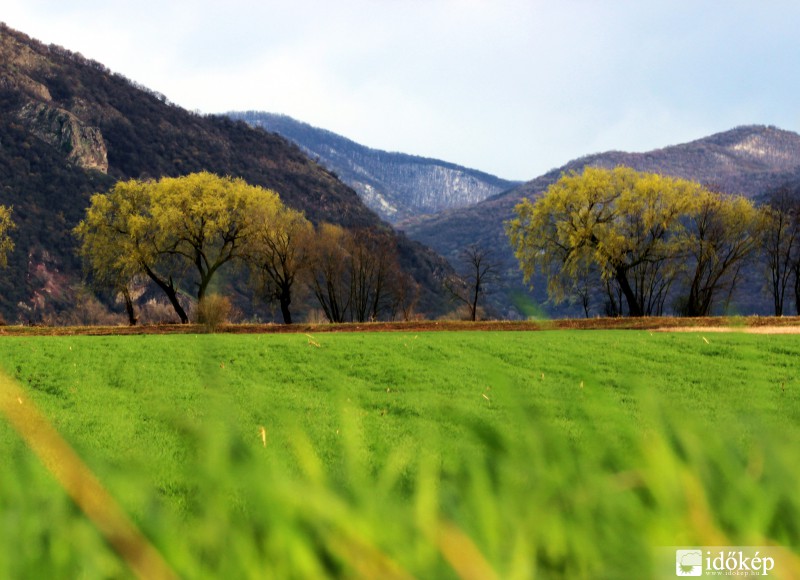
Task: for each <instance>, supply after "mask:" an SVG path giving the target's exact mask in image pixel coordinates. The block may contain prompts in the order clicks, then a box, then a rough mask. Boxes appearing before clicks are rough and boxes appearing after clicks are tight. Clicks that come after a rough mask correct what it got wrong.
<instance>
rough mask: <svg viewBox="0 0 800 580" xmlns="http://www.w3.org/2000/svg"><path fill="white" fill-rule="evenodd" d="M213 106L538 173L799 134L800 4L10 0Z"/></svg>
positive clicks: (18, 17) (9, 19)
mask: <svg viewBox="0 0 800 580" xmlns="http://www.w3.org/2000/svg"><path fill="white" fill-rule="evenodd" d="M0 21H3V22H5V23H6V24H7V25H9V26H10V27H12V28H15V29H17V30H20V31H22V32H24V33H26V34H28V35H29V36H32V37H34V38H36V39H38V40H41V41H42V42H44V43H46V44H50V43H53V44H58V45H61V46H63V47H65V48H67V49H69V50H72V51H74V52H80V53H81V54H83V55H84V56H85V57H87V58H91V59H94V60H96V61H99V62H101V63H103V64H104V65H106V66H108V67H109V68H110V69H111V70H112V71H114V72H118V73H121V74H123V75H125V76H126V77H128V78H130V79H132V80H134V81H136V82H138V83H140V84H142V85H145V86H147V87H149V88H151V89H152V90H154V91H158V92H160V93H163V94H164V95H166V96H167V98H169V99H170V100H171V101H172V102H174V103H177V104H178V105H181V106H182V107H185V108H187V109H191V110H198V111H200V112H203V113H221V112H226V111H237V110H259V111H267V112H272V113H283V114H286V115H289V116H291V117H294V118H296V119H298V120H301V121H305V122H307V123H310V124H312V125H315V126H318V127H321V128H324V129H329V130H331V131H334V132H336V133H339V134H341V135H343V136H345V137H348V138H350V139H353V140H354V141H357V142H359V143H361V144H363V145H367V146H369V147H375V148H379V149H386V150H389V151H400V152H403V153H410V154H414V155H423V156H426V157H435V158H438V159H442V160H445V161H450V162H453V163H458V164H461V165H465V166H467V167H472V168H475V169H480V170H483V171H487V172H489V173H493V174H495V175H498V176H500V177H505V178H508V179H519V180H528V179H532V178H534V177H537V176H539V175H541V174H542V173H544V172H546V171H548V170H549V169H552V168H555V167H558V166H561V165H563V164H564V163H566V162H567V161H570V160H572V159H574V158H576V157H580V156H582V155H587V154H590V153H597V152H600V151H606V150H609V149H617V150H623V151H646V150H650V149H655V148H659V147H664V146H667V145H672V144H676V143H682V142H686V141H690V140H693V139H697V138H700V137H704V136H706V135H709V134H711V133H715V132H718V131H724V130H727V129H730V128H733V127H734V126H737V125H746V124H767V125H776V126H778V127H780V128H782V129H788V130H792V131H800V68H799V67H798V64H799V63H800V34H798V29H800V2H797V0H750V1H743V0H738V1H737V0H718V1H709V0H593V1H592V0H557V1H554V0H549V1H540V0H527V1H522V0H371V1H368V0H335V1H333V0H288V1H287V0H283V1H281V2H277V1H273V0H268V1H262V2H256V1H247V0H224V1H220V0H216V1H208V0H202V1H195V2H188V1H170V0H161V1H158V2H157V1H154V0H137V1H136V2H116V1H114V0H102V1H101V0H69V1H65V0H58V1H50V0H3V2H2V8H0Z"/></svg>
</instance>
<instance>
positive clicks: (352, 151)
mask: <svg viewBox="0 0 800 580" xmlns="http://www.w3.org/2000/svg"><path fill="white" fill-rule="evenodd" d="M228 115H229V116H230V117H231V118H234V119H237V120H243V121H245V122H247V123H249V124H251V125H253V126H257V127H262V128H264V129H266V130H268V131H272V132H275V133H277V134H279V135H282V136H283V137H285V138H287V139H289V140H290V141H292V142H294V143H295V144H297V145H298V146H299V147H300V148H301V149H303V150H304V151H305V152H306V153H307V154H309V155H310V156H311V157H312V158H316V159H317V160H318V162H319V163H321V164H323V165H324V166H325V167H327V168H328V169H329V170H330V171H333V172H334V173H335V174H336V175H337V176H339V177H340V179H342V180H343V181H344V182H345V183H347V184H348V185H350V187H352V188H353V189H354V190H356V192H358V194H359V196H360V197H361V198H362V199H363V200H364V202H365V203H366V204H367V206H368V207H370V208H371V209H372V210H373V211H375V212H377V213H378V214H379V215H380V216H381V217H382V218H383V219H385V220H387V221H389V222H390V223H396V222H397V221H400V220H403V219H406V218H409V217H416V216H419V215H423V214H430V213H436V212H438V211H441V210H442V209H448V208H453V207H465V206H468V205H472V204H474V203H477V202H478V201H481V200H483V199H485V198H487V197H490V196H491V195H495V194H497V193H500V192H502V191H505V190H508V189H511V188H512V187H514V186H516V185H518V184H519V183H520V182H517V181H510V180H506V179H502V178H499V177H497V176H495V175H491V174H489V173H486V172H483V171H479V170H477V169H470V168H467V167H463V166H461V165H457V164H455V163H450V162H448V161H442V160H439V159H433V158H430V157H422V156H418V155H411V154H408V153H399V152H390V151H384V150H381V149H374V148H371V147H367V146H365V145H361V144H359V143H357V142H355V141H353V140H352V139H349V138H347V137H344V136H342V135H338V134H337V133H334V132H332V131H329V130H327V129H321V128H318V127H314V126H312V125H310V124H308V123H304V122H302V121H298V120H296V119H293V118H292V117H289V116H288V115H282V114H276V113H266V112H261V111H245V112H230V113H228Z"/></svg>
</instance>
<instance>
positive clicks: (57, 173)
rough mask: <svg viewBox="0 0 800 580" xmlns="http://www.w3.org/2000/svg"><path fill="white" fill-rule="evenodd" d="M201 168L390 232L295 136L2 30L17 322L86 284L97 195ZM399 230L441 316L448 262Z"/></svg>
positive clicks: (2, 173)
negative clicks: (186, 104)
mask: <svg viewBox="0 0 800 580" xmlns="http://www.w3.org/2000/svg"><path fill="white" fill-rule="evenodd" d="M198 171H209V172H212V173H216V174H219V175H230V176H233V177H241V178H243V179H245V180H246V181H247V182H249V183H252V184H254V185H259V186H262V187H266V188H270V189H273V190H275V191H277V192H278V193H279V194H280V196H281V198H282V199H283V200H284V202H285V203H287V204H288V205H289V206H291V207H294V208H296V209H300V210H302V211H304V212H305V214H306V215H307V216H308V218H309V219H311V220H312V221H313V222H320V221H331V222H334V223H337V224H340V225H343V226H346V227H358V228H364V227H366V228H375V229H378V230H383V231H389V226H388V225H386V224H384V223H382V222H381V221H380V219H379V218H378V217H377V216H376V215H375V214H374V213H373V212H372V211H370V210H369V209H368V208H367V207H366V206H365V205H364V204H363V203H362V202H361V200H360V198H359V197H358V195H357V194H356V193H355V192H354V191H353V190H352V189H351V188H349V187H347V186H346V185H344V184H343V183H342V182H341V181H339V179H337V177H336V176H335V175H333V174H331V172H329V171H328V170H326V169H325V168H323V167H322V166H320V165H319V164H317V163H315V162H313V161H311V160H309V159H308V157H307V156H306V155H305V154H304V153H303V152H302V151H301V150H300V149H299V148H298V147H296V146H295V145H293V144H291V143H289V142H288V141H286V140H285V139H284V138H282V137H280V136H278V135H275V134H272V133H268V132H266V131H263V130H260V129H254V128H252V127H250V126H248V125H247V124H246V123H244V122H237V121H234V120H232V119H230V118H228V117H225V116H200V115H197V114H194V113H191V112H189V111H186V110H184V109H182V108H180V107H178V106H176V105H174V104H172V103H170V102H169V101H168V100H167V99H166V97H164V96H163V95H160V94H158V93H156V92H153V91H151V90H148V89H145V88H144V87H141V86H139V85H137V84H136V83H135V82H133V81H131V80H129V79H126V78H124V77H123V76H121V75H119V74H114V73H112V72H111V71H109V70H108V69H107V68H106V67H104V66H103V65H102V64H100V63H97V62H94V61H90V60H87V59H86V58H84V57H83V56H81V55H80V54H74V53H71V52H70V51H68V50H66V49H64V48H62V47H58V46H52V45H51V46H47V45H44V44H42V43H40V42H38V41H36V40H33V39H31V38H29V37H27V36H26V35H25V34H23V33H20V32H17V31H14V30H11V29H9V28H7V27H6V26H4V25H2V26H0V203H2V204H5V205H12V206H13V207H14V213H13V219H14V221H15V222H16V224H17V226H18V228H17V230H16V231H15V232H14V240H15V243H16V249H15V250H14V252H13V253H12V254H11V255H10V257H9V268H8V269H7V270H4V271H2V273H0V312H2V314H3V316H4V317H5V318H6V319H7V320H9V321H16V320H28V319H30V320H32V321H35V320H37V319H40V318H41V316H42V315H43V314H44V313H52V312H54V311H56V312H57V311H61V310H64V309H68V308H70V306H71V305H70V301H71V300H72V299H73V298H74V289H75V287H76V285H77V284H78V283H79V282H80V280H81V266H80V264H79V261H78V260H77V258H76V257H75V253H74V250H75V245H76V242H75V239H74V237H73V235H72V234H71V230H72V228H73V227H74V226H75V225H76V224H77V223H78V221H79V220H80V219H81V217H82V216H83V213H84V211H85V209H86V207H87V205H88V200H89V196H90V195H91V194H92V193H93V192H104V191H106V190H108V189H109V188H110V187H111V185H113V184H114V183H115V182H116V181H118V180H121V179H129V178H154V179H155V178H159V177H162V176H180V175H187V174H189V173H193V172H198ZM390 235H392V236H394V239H395V243H396V246H397V249H398V253H399V255H400V259H401V264H402V266H403V267H404V268H405V269H406V270H408V271H410V272H412V273H413V275H414V276H415V278H416V279H417V281H418V282H419V283H420V284H421V286H422V297H421V301H420V308H421V309H423V310H428V311H431V312H435V311H438V310H439V309H440V308H441V307H442V301H441V300H442V299H441V296H439V295H438V282H437V281H436V280H435V278H436V277H437V276H439V275H440V273H441V271H442V270H443V269H446V268H447V266H446V263H444V262H443V261H442V260H441V259H440V258H439V257H438V256H436V255H435V254H434V253H432V252H430V251H429V250H426V249H425V248H423V247H422V246H421V245H419V244H416V243H414V242H411V241H409V240H408V239H406V238H405V237H404V236H402V235H395V234H393V233H391V232H390ZM243 304H245V305H247V303H246V302H244V303H243Z"/></svg>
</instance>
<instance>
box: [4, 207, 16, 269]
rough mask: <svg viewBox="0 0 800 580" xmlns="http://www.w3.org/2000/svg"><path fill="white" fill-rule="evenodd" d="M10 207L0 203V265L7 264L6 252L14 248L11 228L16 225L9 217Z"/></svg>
mask: <svg viewBox="0 0 800 580" xmlns="http://www.w3.org/2000/svg"><path fill="white" fill-rule="evenodd" d="M11 213H12V208H10V207H6V206H4V205H0V267H3V268H5V267H6V266H8V254H9V253H11V251H12V250H13V249H14V241H13V240H12V239H11V230H13V229H15V228H16V227H17V226H16V224H14V220H12V219H11Z"/></svg>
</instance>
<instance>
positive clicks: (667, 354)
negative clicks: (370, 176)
mask: <svg viewBox="0 0 800 580" xmlns="http://www.w3.org/2000/svg"><path fill="white" fill-rule="evenodd" d="M799 357H800V336H793V335H774V336H760V335H759V336H756V335H749V334H743V333H708V334H701V333H657V332H652V333H651V332H648V331H622V330H615V331H614V330H612V331H548V332H420V333H417V334H415V333H401V332H390V333H346V334H344V333H343V334H336V333H330V334H318V335H314V336H308V335H303V334H287V335H227V334H225V335H181V336H172V335H166V336H159V335H141V336H125V337H122V336H117V337H115V336H110V337H86V336H83V337H81V336H76V337H3V338H2V339H0V364H2V367H3V368H4V369H5V371H6V373H7V374H8V375H9V376H10V377H12V378H13V379H15V380H16V382H17V383H18V384H19V385H21V387H22V388H23V389H24V391H25V392H26V393H27V395H28V396H29V397H30V399H32V400H33V401H34V402H35V403H36V404H37V405H38V406H39V408H40V409H41V410H42V411H43V412H44V414H45V415H46V416H47V417H48V419H49V421H50V423H51V424H52V425H53V426H54V427H55V428H56V429H57V430H58V431H59V432H60V433H61V434H62V435H63V436H64V437H65V438H66V439H67V440H68V441H69V443H70V444H72V446H73V447H74V448H75V450H76V451H77V452H78V454H79V455H80V457H81V458H82V459H83V460H84V461H85V462H86V463H87V464H88V466H89V467H90V468H91V470H92V471H93V472H94V473H95V475H96V476H97V477H98V478H99V479H100V481H101V482H102V483H103V485H104V486H105V487H106V488H107V489H108V490H109V491H110V492H111V494H112V495H113V496H114V497H115V498H116V500H117V501H118V502H119V504H121V506H122V507H123V509H124V510H125V511H126V512H127V513H128V514H129V515H130V516H131V518H132V519H133V521H134V522H135V523H136V525H137V526H138V527H139V528H140V529H141V530H142V531H143V532H144V534H145V535H146V536H147V537H148V538H149V539H150V541H151V542H152V544H153V545H154V546H155V547H156V548H157V549H158V550H159V551H160V552H161V553H162V554H163V555H164V557H165V559H166V561H167V562H168V563H169V565H170V566H171V567H172V569H173V570H174V571H175V573H176V574H177V575H178V576H180V577H185V578H218V577H230V578H317V577H370V578H372V577H409V576H411V577H418V578H458V577H462V578H471V577H476V578H477V577H492V575H494V576H495V577H497V578H533V577H536V578H551V577H557V578H560V577H563V578H634V577H636V578H648V577H658V575H659V574H660V573H661V572H662V570H661V569H660V568H659V566H660V563H659V561H658V549H659V547H660V546H681V545H696V546H714V545H728V546H766V545H773V544H775V545H779V546H784V547H786V548H788V549H789V551H788V552H786V554H785V555H784V561H783V562H782V563H781V564H782V565H783V566H784V569H790V570H793V572H792V574H793V573H796V572H798V570H800V568H798V567H797V559H796V558H795V556H792V553H794V554H797V553H798V552H800V494H798V493H797V485H798V483H797V482H798V481H800V462H798V460H797V449H800V377H798V370H797V369H798V365H797V361H798V360H799ZM262 429H263V430H262ZM0 458H1V459H2V468H3V469H2V470H1V471H0V577H3V578H23V577H24V578H34V577H36V578H40V577H41V578H44V577H49V578H81V577H84V578H102V577H128V576H130V575H131V572H130V571H129V570H128V568H127V567H126V564H125V563H124V562H123V561H122V560H121V559H120V558H119V557H118V556H117V555H116V554H115V552H114V551H113V550H111V549H110V548H109V547H108V546H107V543H106V541H105V540H104V538H103V536H102V534H101V533H100V532H99V531H98V530H97V528H96V527H95V525H93V524H92V523H91V521H89V520H88V519H87V518H86V517H85V516H84V515H83V514H82V513H81V511H80V510H79V509H78V508H77V507H76V506H75V504H73V503H72V501H71V500H69V499H68V497H67V496H66V494H65V493H64V492H63V490H62V489H61V488H60V486H59V484H58V483H57V482H56V481H55V479H53V477H52V476H51V475H50V474H49V473H48V471H47V470H46V469H45V468H44V467H43V466H42V465H41V463H40V462H39V460H38V459H37V458H36V456H35V454H34V453H33V452H32V451H31V450H30V449H29V448H28V446H27V445H26V444H25V443H24V442H23V441H22V439H21V438H20V436H19V435H18V433H17V432H16V431H15V430H14V429H13V428H12V427H11V426H10V425H9V423H7V422H6V421H5V420H3V419H2V418H0ZM666 572H667V573H672V574H674V570H672V571H670V570H666ZM472 573H474V574H475V575H474V576H471V575H470V574H472ZM778 577H780V576H778ZM784 577H791V575H785V576H784Z"/></svg>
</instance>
